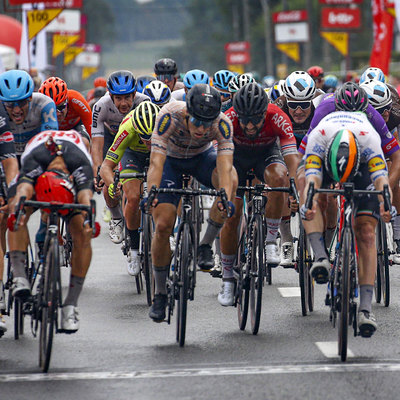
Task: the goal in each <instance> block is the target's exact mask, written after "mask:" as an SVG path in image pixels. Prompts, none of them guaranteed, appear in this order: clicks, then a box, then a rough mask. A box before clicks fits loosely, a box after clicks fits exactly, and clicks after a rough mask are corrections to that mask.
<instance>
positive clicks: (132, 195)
mask: <svg viewBox="0 0 400 400" xmlns="http://www.w3.org/2000/svg"><path fill="white" fill-rule="evenodd" d="M168 90H169V89H168ZM158 112H159V107H158V106H157V105H155V104H153V103H152V102H150V101H143V102H142V103H140V104H139V105H138V106H137V107H136V108H135V109H134V110H133V111H131V112H130V113H129V114H128V115H127V116H126V117H125V118H124V120H123V121H122V123H121V125H120V127H119V130H118V133H117V135H116V136H115V139H114V142H113V144H112V146H111V147H110V149H109V150H108V152H107V155H106V158H105V159H104V161H103V164H102V166H101V170H100V174H101V176H102V177H103V180H104V182H105V184H106V186H108V194H109V196H110V197H111V198H112V199H114V198H119V197H120V191H121V186H123V188H124V198H125V199H126V201H127V202H126V204H125V206H124V207H123V212H124V218H125V223H126V226H127V230H128V234H129V236H130V239H131V249H130V250H129V253H128V263H127V270H128V273H129V275H132V276H135V275H137V274H138V273H139V272H140V257H139V255H138V252H139V230H138V229H139V226H140V213H139V201H140V194H141V181H140V180H139V179H122V180H121V183H119V184H118V187H114V182H113V181H114V173H113V171H114V169H115V168H116V166H117V165H118V163H119V162H121V165H122V170H121V173H126V172H127V173H130V172H144V169H145V167H146V166H148V157H149V155H150V140H151V134H152V131H153V129H154V126H155V119H156V117H157V114H158Z"/></svg>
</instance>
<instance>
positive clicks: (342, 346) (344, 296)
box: [338, 228, 352, 361]
mask: <svg viewBox="0 0 400 400" xmlns="http://www.w3.org/2000/svg"><path fill="white" fill-rule="evenodd" d="M351 241H352V239H351V231H350V228H346V229H345V231H344V232H343V241H342V245H341V248H340V252H341V253H340V261H339V266H340V278H339V280H340V287H339V291H340V295H341V299H340V310H339V314H340V315H339V330H338V334H339V341H338V344H339V348H338V351H339V356H340V359H341V360H342V361H346V358H347V342H348V328H349V311H350V308H349V305H350V267H351V265H350V259H351V248H352V246H351Z"/></svg>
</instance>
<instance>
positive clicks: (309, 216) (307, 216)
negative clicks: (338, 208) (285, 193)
mask: <svg viewBox="0 0 400 400" xmlns="http://www.w3.org/2000/svg"><path fill="white" fill-rule="evenodd" d="M316 212H317V210H316V206H315V202H313V206H312V209H311V210H309V209H308V208H307V207H306V205H305V204H303V205H302V206H301V207H300V216H301V219H304V220H306V221H312V220H313V219H314V217H315V214H316Z"/></svg>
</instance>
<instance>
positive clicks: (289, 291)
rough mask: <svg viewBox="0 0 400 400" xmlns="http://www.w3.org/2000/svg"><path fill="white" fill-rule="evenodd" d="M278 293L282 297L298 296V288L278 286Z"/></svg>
mask: <svg viewBox="0 0 400 400" xmlns="http://www.w3.org/2000/svg"><path fill="white" fill-rule="evenodd" d="M278 290H279V293H280V294H281V296H282V297H300V288H299V287H298V286H297V287H279V288H278Z"/></svg>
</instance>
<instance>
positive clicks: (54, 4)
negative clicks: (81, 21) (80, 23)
mask: <svg viewBox="0 0 400 400" xmlns="http://www.w3.org/2000/svg"><path fill="white" fill-rule="evenodd" d="M8 2H9V3H10V5H11V6H17V5H20V4H25V3H42V4H44V6H45V7H46V8H81V7H82V3H83V0H57V1H54V0H53V1H46V0H8Z"/></svg>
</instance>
